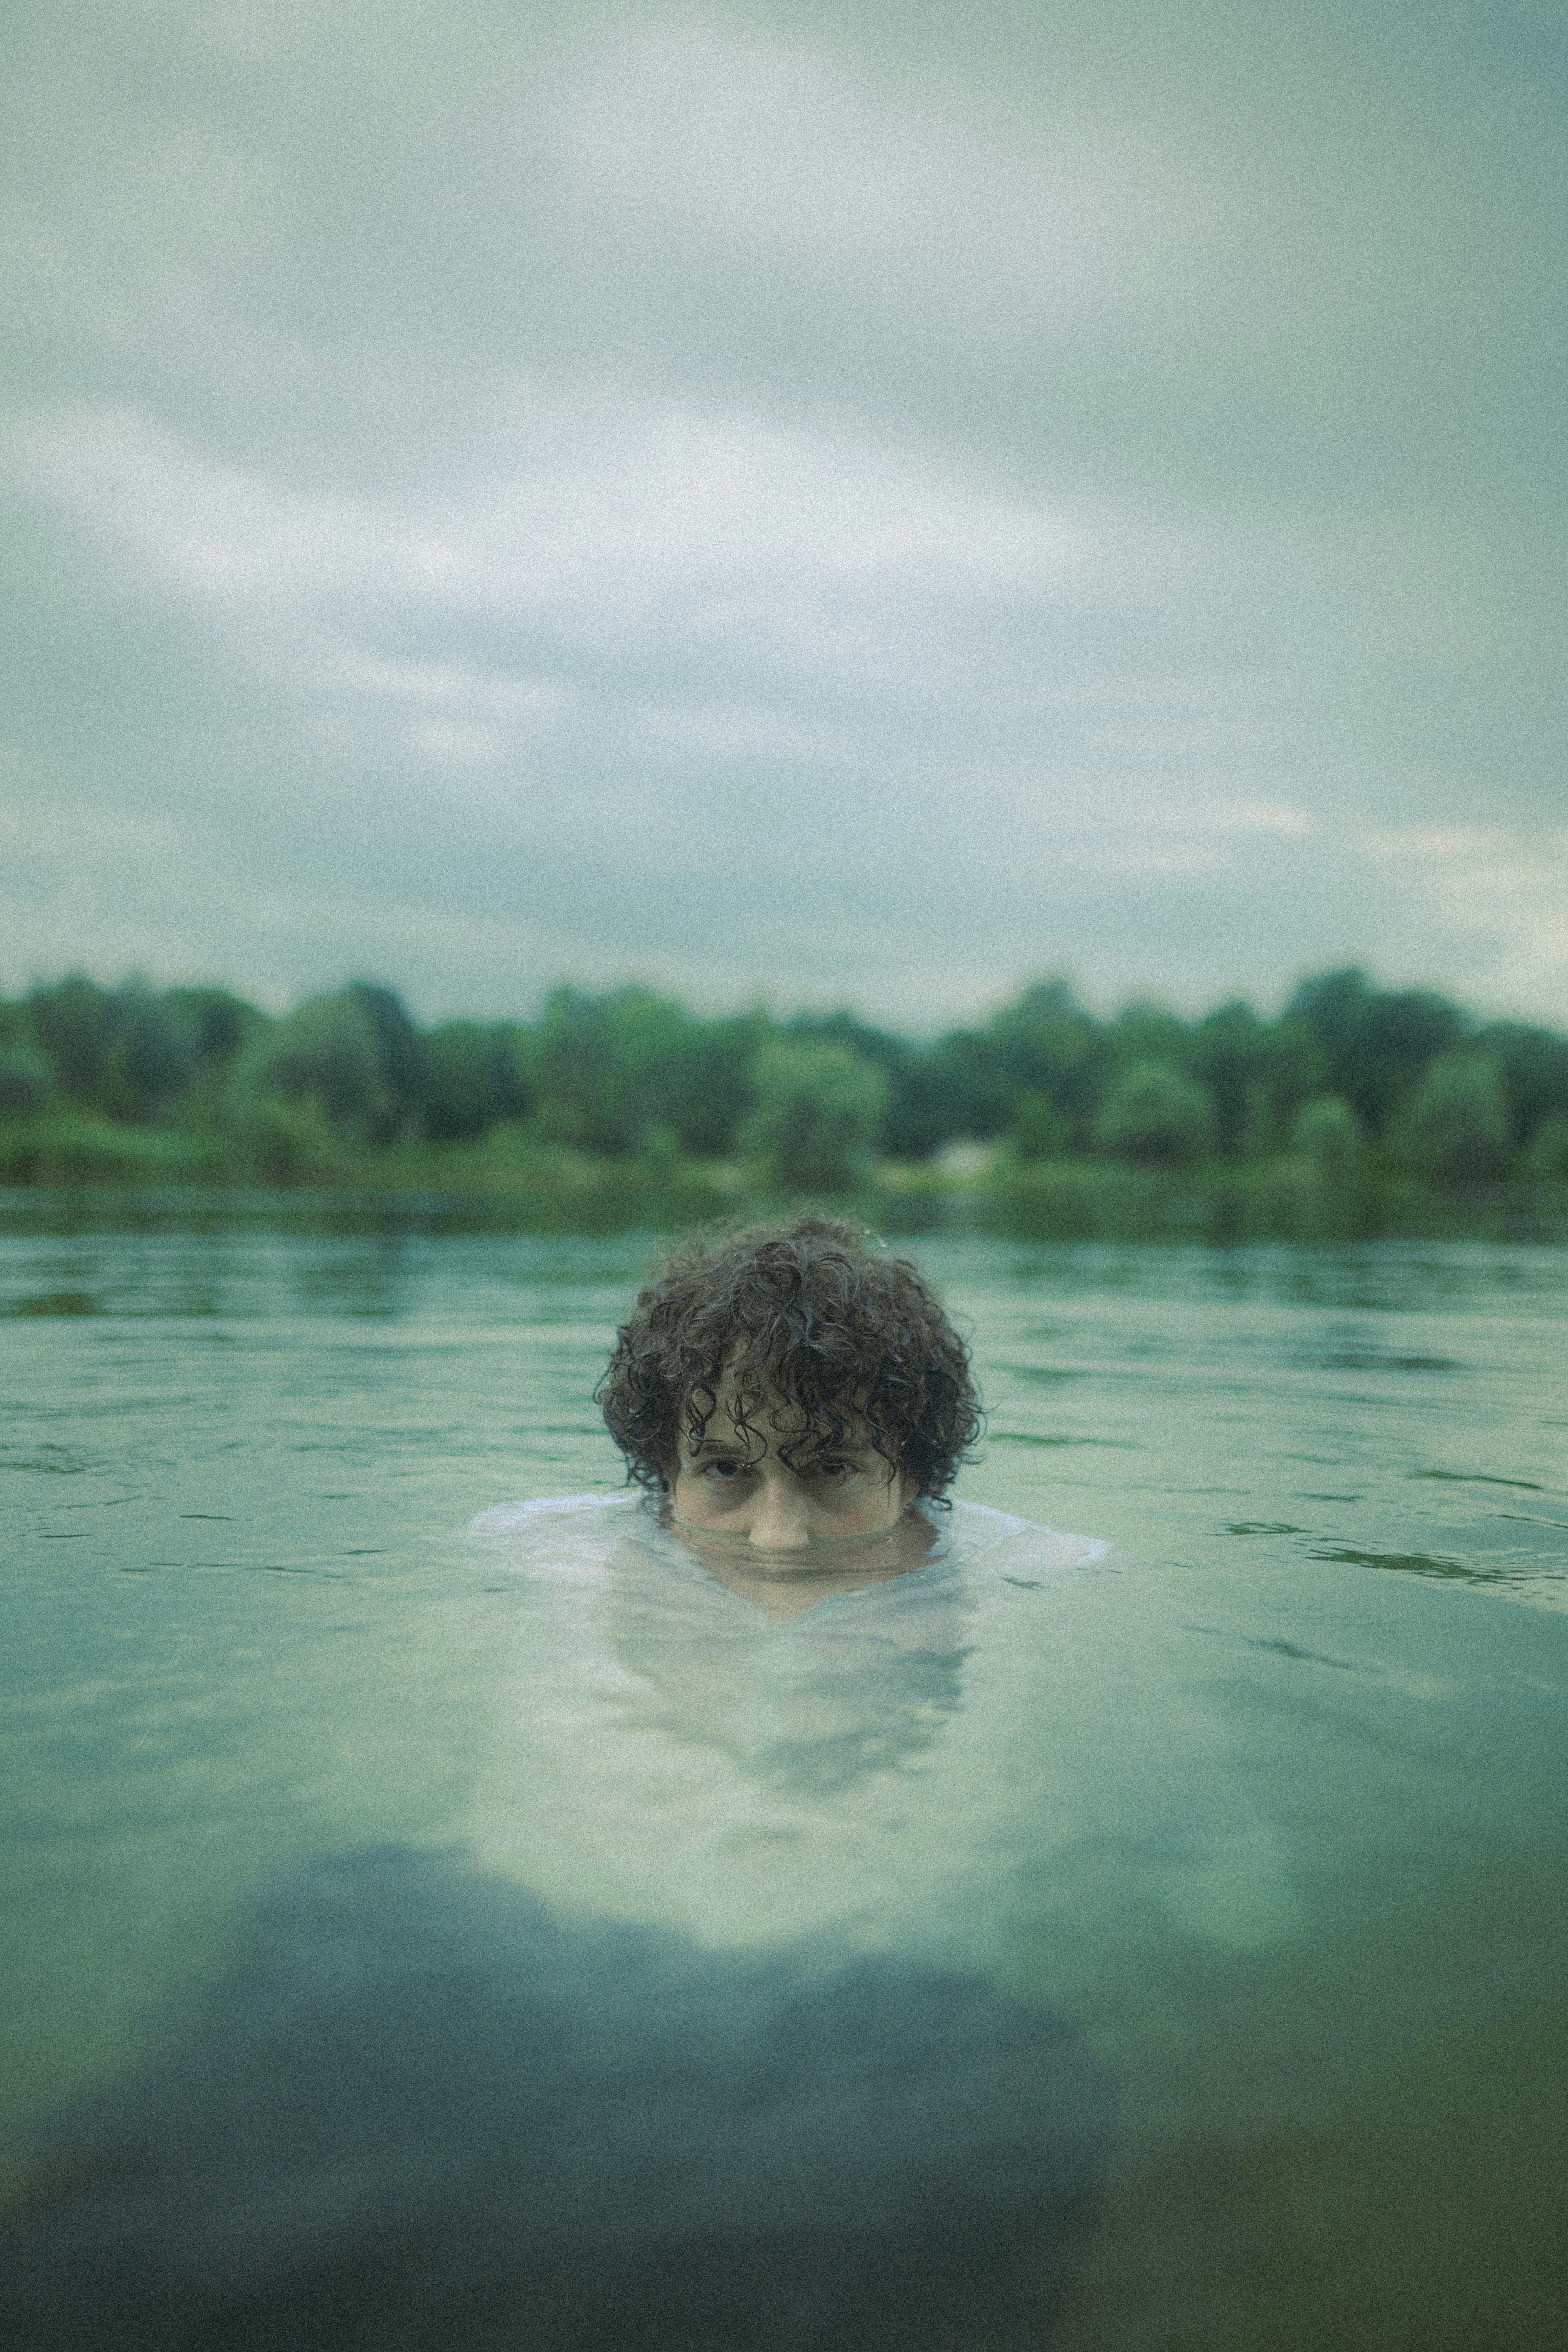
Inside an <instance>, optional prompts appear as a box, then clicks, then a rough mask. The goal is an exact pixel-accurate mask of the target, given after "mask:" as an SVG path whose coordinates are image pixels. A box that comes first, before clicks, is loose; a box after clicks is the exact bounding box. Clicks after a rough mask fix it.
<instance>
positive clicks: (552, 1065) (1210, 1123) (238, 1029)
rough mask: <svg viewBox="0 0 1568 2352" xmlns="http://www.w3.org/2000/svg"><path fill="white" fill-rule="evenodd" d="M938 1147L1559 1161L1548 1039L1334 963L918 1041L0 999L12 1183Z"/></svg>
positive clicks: (1502, 1167)
mask: <svg viewBox="0 0 1568 2352" xmlns="http://www.w3.org/2000/svg"><path fill="white" fill-rule="evenodd" d="M958 1146H962V1147H965V1149H963V1150H953V1149H952V1147H958ZM944 1151H945V1152H947V1153H948V1160H947V1165H948V1166H950V1167H952V1168H959V1169H963V1170H968V1171H973V1169H974V1167H975V1166H976V1165H977V1164H978V1163H980V1162H983V1161H984V1160H986V1158H987V1155H988V1154H989V1160H990V1166H991V1168H992V1170H993V1172H994V1176H995V1178H996V1179H997V1181H1002V1182H1004V1183H1005V1182H1009V1181H1011V1182H1014V1183H1016V1184H1019V1185H1022V1186H1025V1187H1028V1186H1031V1185H1035V1186H1038V1185H1048V1184H1050V1183H1051V1182H1052V1181H1055V1180H1054V1179H1053V1178H1052V1176H1051V1171H1052V1170H1053V1169H1058V1168H1066V1167H1068V1166H1069V1165H1071V1164H1073V1163H1078V1164H1080V1165H1082V1164H1089V1163H1093V1162H1097V1161H1098V1162H1099V1163H1100V1164H1101V1165H1102V1166H1108V1167H1110V1166H1117V1165H1120V1166H1121V1167H1123V1168H1125V1169H1126V1170H1127V1171H1129V1181H1131V1177H1132V1175H1133V1174H1137V1175H1138V1178H1139V1181H1143V1180H1144V1178H1145V1177H1152V1175H1153V1174H1156V1173H1160V1172H1162V1171H1167V1172H1168V1171H1173V1170H1175V1171H1180V1170H1194V1169H1205V1168H1206V1169H1209V1170H1211V1171H1225V1170H1226V1169H1229V1170H1230V1171H1237V1172H1239V1171H1241V1170H1243V1169H1245V1168H1247V1167H1251V1166H1263V1165H1268V1166H1272V1167H1276V1168H1289V1169H1293V1170H1295V1171H1298V1177H1299V1180H1300V1181H1306V1182H1309V1183H1310V1184H1312V1185H1314V1186H1317V1187H1319V1188H1321V1190H1323V1191H1324V1192H1330V1193H1334V1194H1343V1193H1347V1192H1354V1191H1355V1189H1356V1188H1357V1187H1361V1186H1364V1185H1365V1184H1367V1183H1369V1182H1371V1181H1374V1180H1384V1181H1399V1182H1404V1183H1406V1184H1408V1183H1411V1182H1416V1183H1421V1184H1427V1185H1431V1186H1435V1187H1438V1188H1456V1187H1460V1188H1462V1187H1464V1186H1466V1185H1470V1184H1475V1183H1483V1182H1487V1181H1492V1180H1494V1179H1497V1178H1500V1177H1504V1176H1510V1175H1517V1176H1521V1177H1525V1178H1531V1179H1537V1180H1542V1181H1568V1037H1564V1036H1562V1035H1560V1034H1557V1033H1556V1032H1555V1031H1553V1030H1551V1029H1546V1028H1542V1027H1536V1026H1531V1025H1530V1024H1524V1023H1520V1022H1510V1021H1493V1022H1487V1023H1481V1022H1478V1021H1476V1020H1474V1019H1473V1018H1472V1017H1471V1016H1469V1015H1468V1014H1467V1013H1465V1012H1463V1011H1462V1010H1461V1009H1460V1008H1459V1007H1458V1005H1455V1004H1451V1003H1447V1001H1446V1000H1445V999H1444V998H1442V997H1439V996H1436V995H1433V994H1430V993H1428V992H1425V991H1420V990H1386V989H1380V988H1377V987H1374V986H1373V983H1372V982H1370V981H1369V980H1368V979H1367V978H1366V976H1365V974H1364V973H1363V972H1361V971H1335V972H1329V973H1326V974H1323V975H1321V976H1320V977H1318V978H1315V979H1311V980H1308V981H1305V982H1303V983H1302V984H1301V986H1300V988H1299V989H1298V990H1297V991H1296V993H1295V995H1294V996H1293V997H1292V998H1291V1000H1290V1002H1289V1004H1288V1005H1287V1006H1286V1008H1285V1010H1284V1012H1283V1013H1281V1014H1280V1015H1279V1018H1278V1019H1275V1020H1266V1019H1263V1018H1262V1017H1260V1016H1259V1015H1258V1013H1255V1012H1254V1011H1253V1009H1252V1007H1251V1006H1250V1005H1247V1004H1246V1003H1228V1004H1224V1005H1221V1006H1219V1007H1218V1008H1217V1009H1216V1010H1215V1011H1214V1012H1211V1013H1205V1014H1204V1015H1202V1017H1201V1018H1199V1019H1196V1020H1193V1021H1186V1020H1183V1019H1180V1018H1179V1017H1178V1016H1177V1015H1176V1014H1174V1013H1170V1012H1167V1011H1165V1010H1163V1008H1162V1007H1160V1006H1158V1005H1155V1004H1151V1003H1133V1004H1130V1005H1128V1006H1125V1007H1124V1008H1123V1009H1122V1010H1121V1012H1120V1013H1116V1014H1115V1015H1114V1016H1113V1017H1111V1018H1110V1019H1109V1020H1101V1019H1100V1018H1098V1017H1097V1016H1096V1015H1095V1014H1093V1013H1089V1011H1087V1010H1086V1009H1085V1007H1084V1006H1082V1005H1081V1004H1079V1003H1078V1002H1077V1000H1076V998H1075V997H1074V995H1073V992H1072V990H1071V988H1070V987H1069V986H1068V983H1067V982H1065V981H1060V980H1050V981H1044V982H1038V983H1037V984H1036V985H1035V986H1033V987H1030V988H1027V989H1026V990H1025V991H1024V992H1023V994H1022V995H1020V996H1019V997H1018V998H1017V999H1016V1001H1015V1002H1014V1003H1011V1004H1008V1005H1006V1006H1005V1007H1004V1008H1003V1010H1002V1011H1001V1012H999V1013H995V1014H994V1015H993V1017H992V1018H991V1019H990V1020H989V1021H987V1022H984V1024H981V1025H980V1026H978V1027H974V1028H963V1029H954V1030H951V1031H950V1032H949V1033H948V1034H946V1035H945V1036H942V1037H940V1038H938V1039H937V1040H936V1041H935V1042H934V1043H920V1042H917V1041H915V1040H912V1039H910V1038H907V1037H902V1036H899V1035H896V1034H893V1033H892V1032H890V1031H888V1030H885V1029H879V1028H876V1027H873V1026H872V1025H870V1024H868V1023H866V1022H863V1021H861V1020H859V1019H858V1017H857V1016H856V1015H855V1014H854V1013H830V1014H826V1015H824V1014H817V1013H799V1014H795V1015H794V1016H793V1017H791V1018H790V1019H787V1020H784V1021H780V1020H776V1019H775V1018H773V1016H772V1015H771V1014H769V1013H764V1012H762V1011H753V1012H750V1013H740V1014H731V1015H726V1016H723V1017H721V1018H719V1019H714V1020H704V1019H701V1018H700V1017H699V1016H697V1015H696V1014H694V1013H689V1012H688V1011H687V1010H686V1009H685V1008H684V1007H683V1006H682V1005H680V1004H678V1003H674V1002H672V1001H671V1000H670V999H668V998H667V997H662V996H659V995H657V994H655V993H654V992H652V991H650V990H648V989H645V988H636V987H627V988H620V989H616V990H613V991H611V992H608V993H606V994H602V995H591V994H585V993H584V992H582V991H580V990H577V989H573V988H560V989H557V990H556V991H555V992H553V994H552V995H551V996H550V997H549V999H548V1000H547V1001H546V1003H545V1005H544V1007H543V1010H542V1013H540V1015H539V1017H538V1019H537V1020H534V1021H531V1022H519V1021H497V1022H479V1021H448V1022H444V1023H442V1024H439V1025H437V1027H435V1028H431V1029H423V1030H422V1029H421V1028H419V1027H418V1025H417V1024H416V1023H415V1022H414V1020H413V1019H412V1018H411V1017H410V1015H409V1013H408V1012H407V1010H406V1008H405V1005H404V1004H403V1003H402V1001H401V999H400V998H399V997H398V996H397V995H396V994H395V992H394V991H392V990H391V989H389V988H386V987H384V986H381V985H379V984H377V983H374V982H368V981H355V982H351V983H350V985H349V986H347V987H345V988H342V989H339V990H337V991H336V992H333V993H331V994H330V995H322V996H313V997H310V998H308V999H307V1000H306V1001H305V1002H304V1003H301V1004H299V1005H297V1006H296V1007H295V1008H294V1010H293V1011H292V1012H290V1013H287V1014H285V1015H284V1016H282V1017H281V1018H274V1017H272V1016H271V1015H269V1014H268V1013H262V1012H260V1011H258V1008H257V1007H256V1006H254V1005H252V1004H247V1003H245V1002H244V1001H243V1000H242V999H241V998H239V997H237V996H234V995H232V994H231V993H229V992H227V991H226V990H224V989H217V988H173V989H165V990H161V991H160V990H154V989H153V988H150V987H149V986H148V985H147V984H146V983H145V982H142V981H140V980H128V981H124V982H121V983H120V984H119V985H118V986H117V987H113V988H104V987H100V985H99V984H98V983H97V982H93V981H91V980H88V979H84V978H82V977H81V976H79V975H72V976H71V977H70V978H68V979H66V980H62V981H58V982H52V983H50V984H48V985H45V986H38V987H36V988H34V989H33V990H32V991H31V992H30V993H29V994H28V995H27V996H26V998H25V999H24V1000H23V1001H22V1002H21V1003H12V1004H4V1005H0V1175H4V1176H5V1177H7V1178H9V1180H10V1181H29V1180H32V1179H38V1180H64V1181H93V1180H104V1181H139V1180H145V1181H169V1180H170V1179H171V1178H178V1177H188V1178H195V1179H200V1180H204V1181H223V1180H230V1181H261V1182H284V1183H288V1182H328V1183H331V1182H338V1181H352V1180H361V1181H363V1180H366V1179H372V1180H374V1178H375V1177H376V1176H377V1175H384V1176H386V1177H390V1178H393V1179H395V1180H399V1179H400V1180H402V1181H417V1180H419V1179H420V1178H421V1177H427V1178H429V1179H430V1180H431V1181H441V1180H442V1179H443V1178H444V1177H447V1176H451V1177H454V1178H455V1179H458V1180H459V1181H483V1182H489V1183H496V1182H508V1181H510V1182H516V1183H519V1184H526V1183H529V1182H534V1181H546V1179H548V1180H549V1181H559V1182H565V1181H571V1182H574V1183H578V1184H580V1185H582V1186H584V1187H588V1188H590V1189H591V1188H592V1187H594V1186H598V1187H599V1188H600V1189H601V1190H602V1189H604V1188H605V1186H606V1185H608V1186H610V1188H611V1189H614V1186H615V1184H616V1183H618V1182H619V1181H621V1180H620V1179H619V1178H616V1177H614V1176H613V1174H612V1173H610V1172H606V1171H614V1170H615V1169H616V1168H620V1169H623V1170H625V1171H627V1173H628V1175H629V1173H630V1171H632V1170H634V1169H638V1170H642V1171H646V1172H648V1173H651V1174H652V1175H653V1176H655V1177H656V1178H657V1179H658V1181H661V1182H664V1183H667V1184H678V1183H679V1182H689V1181H692V1176H691V1173H690V1171H696V1170H698V1169H699V1168H700V1166H701V1165H702V1164H703V1163H707V1164H708V1165H709V1167H710V1177H709V1178H705V1179H703V1180H702V1181H711V1182H712V1183H713V1184H715V1185H717V1186H719V1188H720V1189H721V1190H722V1187H723V1185H724V1183H726V1182H731V1183H738V1182H745V1183H747V1184H750V1185H751V1186H752V1187H753V1188H756V1187H760V1188H762V1189H764V1190H765V1189H769V1188H771V1189H773V1190H776V1191H782V1192H845V1191H848V1190H851V1189H853V1188H854V1187H855V1186H856V1185H857V1184H858V1182H860V1181H862V1180H863V1179H865V1178H866V1177H867V1176H868V1173H869V1172H870V1171H872V1170H873V1169H875V1168H877V1167H879V1166H880V1167H882V1168H884V1169H886V1168H887V1167H888V1165H889V1163H896V1164H900V1165H902V1166H903V1167H904V1168H905V1169H906V1170H909V1171H911V1175H912V1174H913V1173H915V1172H918V1171H919V1169H920V1167H921V1164H922V1163H926V1164H929V1163H932V1162H933V1161H934V1162H935V1163H936V1166H937V1168H938V1169H939V1170H940V1168H941V1167H942V1164H943V1163H942V1154H943V1153H944ZM682 1171H688V1172H687V1173H685V1174H683V1173H682ZM922 1181H923V1180H922ZM933 1181H935V1180H934V1179H933Z"/></svg>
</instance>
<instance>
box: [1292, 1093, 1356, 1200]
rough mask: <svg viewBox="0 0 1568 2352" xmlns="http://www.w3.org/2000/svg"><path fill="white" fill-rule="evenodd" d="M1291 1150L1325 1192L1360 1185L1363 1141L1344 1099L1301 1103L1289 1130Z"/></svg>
mask: <svg viewBox="0 0 1568 2352" xmlns="http://www.w3.org/2000/svg"><path fill="white" fill-rule="evenodd" d="M1290 1148H1291V1150H1292V1151H1293V1152H1294V1153H1295V1154H1296V1157H1297V1158H1298V1159H1299V1160H1305V1161H1306V1162H1307V1164H1308V1166H1309V1167H1310V1169H1311V1171H1312V1173H1313V1174H1314V1176H1315V1177H1316V1178H1317V1180H1318V1181H1319V1183H1320V1184H1321V1185H1322V1187H1323V1189H1324V1190H1325V1192H1340V1191H1342V1190H1344V1189H1345V1188H1346V1187H1348V1186H1351V1185H1353V1184H1355V1183H1357V1182H1359V1181H1360V1179H1361V1176H1362V1174H1363V1170H1364V1167H1365V1162H1366V1139H1365V1138H1364V1136H1363V1134H1362V1131H1361V1121H1360V1119H1359V1118H1357V1117H1356V1115H1355V1113H1354V1111H1353V1110H1352V1108H1351V1107H1350V1105H1349V1103H1348V1102H1346V1100H1345V1098H1344V1097H1343V1095H1314V1096H1313V1097H1312V1098H1311V1100H1310V1102H1306V1103H1303V1104H1302V1106H1301V1108H1300V1111H1298V1113H1297V1115H1296V1120H1295V1124H1294V1126H1293V1127H1292V1129H1291V1130H1290Z"/></svg>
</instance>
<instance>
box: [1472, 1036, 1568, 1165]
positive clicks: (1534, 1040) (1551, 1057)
mask: <svg viewBox="0 0 1568 2352" xmlns="http://www.w3.org/2000/svg"><path fill="white" fill-rule="evenodd" d="M1470 1042H1471V1043H1472V1045H1475V1046H1476V1048H1477V1049H1478V1051H1479V1052H1481V1053H1483V1054H1489V1055H1491V1057H1492V1059H1493V1061H1494V1062H1495V1063H1496V1064H1497V1066H1498V1067H1499V1069H1500V1071H1501V1072H1502V1081H1503V1087H1504V1090H1505V1092H1506V1094H1507V1096H1508V1108H1509V1129H1510V1134H1511V1136H1512V1139H1513V1141H1514V1143H1515V1144H1516V1145H1519V1144H1529V1143H1531V1141H1532V1140H1533V1139H1534V1137H1535V1136H1536V1134H1537V1133H1538V1132H1539V1131H1540V1129H1541V1128H1542V1126H1543V1125H1544V1124H1545V1122H1546V1121H1548V1120H1549V1119H1568V1037H1562V1036H1559V1035H1558V1034H1557V1033H1556V1032H1555V1030H1552V1029H1539V1028H1534V1027H1532V1026H1531V1025H1530V1024H1528V1023H1526V1022H1523V1021H1492V1022H1489V1023H1488V1024H1487V1026H1486V1027H1485V1028H1484V1029H1480V1030H1478V1031H1477V1033H1476V1034H1475V1036H1474V1037H1473V1038H1472V1039H1471V1041H1470Z"/></svg>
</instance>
